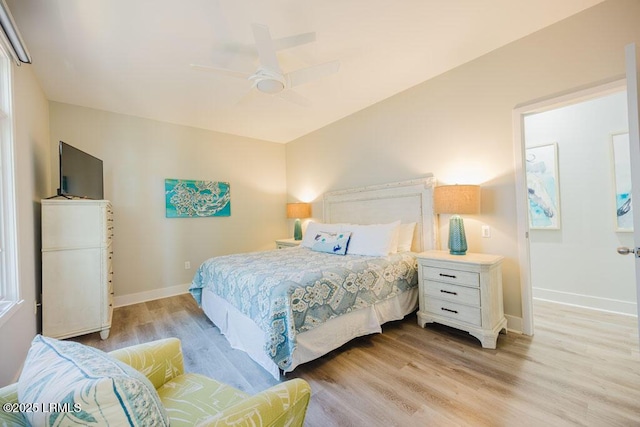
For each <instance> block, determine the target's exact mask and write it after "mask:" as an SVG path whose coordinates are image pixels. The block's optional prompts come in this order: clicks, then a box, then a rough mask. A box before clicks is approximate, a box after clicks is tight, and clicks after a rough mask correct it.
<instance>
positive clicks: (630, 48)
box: [618, 43, 640, 334]
mask: <svg viewBox="0 0 640 427" xmlns="http://www.w3.org/2000/svg"><path fill="white" fill-rule="evenodd" d="M624 52H625V58H626V64H627V67H626V68H627V103H628V109H629V151H630V159H631V186H632V188H631V203H632V205H635V206H634V209H633V211H632V212H633V230H634V231H633V238H634V244H635V248H618V253H620V254H622V255H625V254H630V253H631V254H634V255H635V263H636V300H637V301H638V305H637V306H636V307H637V309H638V314H639V315H638V334H640V133H639V130H638V129H639V126H638V122H640V114H639V112H638V97H639V94H640V92H639V90H640V87H639V85H638V82H639V80H640V75H639V74H638V70H639V69H640V66H639V65H638V48H637V47H636V44H635V43H631V44H629V45H627V46H625V49H624Z"/></svg>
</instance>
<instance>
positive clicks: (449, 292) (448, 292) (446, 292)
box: [440, 289, 458, 295]
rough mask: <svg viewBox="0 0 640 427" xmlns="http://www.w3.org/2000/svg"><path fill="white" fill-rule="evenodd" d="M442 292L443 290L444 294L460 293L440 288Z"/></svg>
mask: <svg viewBox="0 0 640 427" xmlns="http://www.w3.org/2000/svg"><path fill="white" fill-rule="evenodd" d="M440 292H442V293H443V294H451V295H458V293H457V292H451V291H445V290H444V289H440Z"/></svg>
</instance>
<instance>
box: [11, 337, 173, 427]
mask: <svg viewBox="0 0 640 427" xmlns="http://www.w3.org/2000/svg"><path fill="white" fill-rule="evenodd" d="M18 400H19V401H20V402H29V403H33V404H37V407H38V408H45V410H42V409H41V410H40V411H35V412H24V413H23V415H24V416H25V418H27V420H28V421H29V423H30V424H31V425H38V426H45V425H46V426H48V425H104V426H106V425H110V426H116V425H117V426H120V425H126V426H154V427H155V426H158V427H162V426H166V427H168V426H169V419H168V417H167V413H166V411H165V409H164V406H162V403H160V397H159V396H158V393H157V392H156V390H155V388H154V387H153V385H152V384H151V382H150V381H149V380H148V379H147V377H145V376H144V375H143V374H141V373H140V372H138V371H136V370H135V369H133V368H132V367H130V366H129V365H126V364H124V363H122V362H120V361H119V360H116V359H114V358H113V357H111V356H109V355H108V354H106V353H105V352H103V351H100V350H98V349H96V348H92V347H88V346H84V345H82V344H79V343H76V342H72V341H59V340H56V339H53V338H47V337H43V336H41V335H36V337H35V338H34V339H33V341H32V342H31V348H30V349H29V353H28V354H27V359H26V360H25V363H24V368H23V370H22V373H21V374H20V379H19V380H18ZM50 403H59V404H63V405H67V406H66V408H67V409H68V410H67V411H64V412H49V411H48V410H46V408H49V404H50Z"/></svg>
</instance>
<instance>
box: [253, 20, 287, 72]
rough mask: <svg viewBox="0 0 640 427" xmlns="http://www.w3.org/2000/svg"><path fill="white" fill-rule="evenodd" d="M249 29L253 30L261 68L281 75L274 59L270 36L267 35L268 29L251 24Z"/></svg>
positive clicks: (276, 60)
mask: <svg viewBox="0 0 640 427" xmlns="http://www.w3.org/2000/svg"><path fill="white" fill-rule="evenodd" d="M251 28H253V37H254V38H255V40H256V48H257V49H258V56H259V57H260V63H261V64H262V66H263V67H265V68H268V69H269V70H271V71H275V72H278V73H281V71H280V64H278V58H277V57H276V50H275V47H274V46H273V40H272V39H271V34H270V33H269V27H267V26H266V25H262V24H252V25H251Z"/></svg>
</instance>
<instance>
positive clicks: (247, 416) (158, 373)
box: [0, 338, 311, 427]
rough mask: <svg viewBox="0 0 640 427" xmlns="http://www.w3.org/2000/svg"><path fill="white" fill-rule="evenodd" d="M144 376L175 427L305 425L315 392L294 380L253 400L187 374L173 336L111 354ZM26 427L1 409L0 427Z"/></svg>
mask: <svg viewBox="0 0 640 427" xmlns="http://www.w3.org/2000/svg"><path fill="white" fill-rule="evenodd" d="M109 355H110V356H112V357H113V358H115V359H118V360H120V361H121V362H124V363H126V364H127V365H129V366H131V367H133V368H134V369H136V370H137V371H139V372H141V373H142V374H144V375H145V376H146V377H147V378H148V379H149V381H150V382H151V384H153V386H154V387H155V388H156V390H157V392H158V395H159V396H160V401H161V403H162V405H163V406H164V408H165V409H166V411H167V414H168V416H169V420H170V422H171V426H196V425H197V426H230V425H234V426H240V425H252V426H269V427H280V426H283V427H284V426H302V425H303V422H304V417H305V414H306V410H307V405H308V404H309V398H310V395H311V388H310V387H309V384H308V383H307V382H306V381H304V380H302V379H293V380H290V381H286V382H283V383H281V384H278V385H276V386H273V387H271V388H269V389H267V390H264V391H262V392H260V393H258V394H255V395H253V396H250V395H248V394H246V393H244V392H242V391H240V390H237V389H235V388H233V387H230V386H228V385H226V384H223V383H220V382H218V381H216V380H214V379H211V378H208V377H206V376H203V375H199V374H192V373H185V372H184V365H183V358H182V349H181V346H180V340H178V339H176V338H168V339H163V340H159V341H154V342H150V343H145V344H139V345H135V346H132V347H127V348H123V349H120V350H116V351H113V352H111V353H109ZM17 385H18V384H17V383H15V384H11V385H9V386H6V387H4V388H1V389H0V405H2V404H4V403H7V402H8V403H17V402H18V392H17ZM4 425H10V426H13V425H17V426H20V425H25V426H26V425H27V423H26V420H25V419H24V418H23V417H22V414H20V413H11V412H5V411H4V410H0V426H4Z"/></svg>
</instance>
